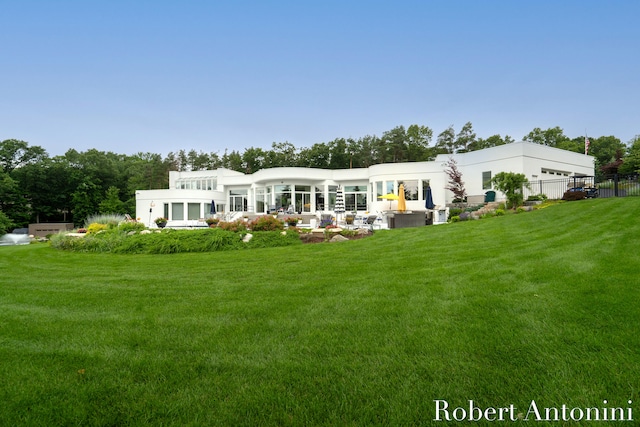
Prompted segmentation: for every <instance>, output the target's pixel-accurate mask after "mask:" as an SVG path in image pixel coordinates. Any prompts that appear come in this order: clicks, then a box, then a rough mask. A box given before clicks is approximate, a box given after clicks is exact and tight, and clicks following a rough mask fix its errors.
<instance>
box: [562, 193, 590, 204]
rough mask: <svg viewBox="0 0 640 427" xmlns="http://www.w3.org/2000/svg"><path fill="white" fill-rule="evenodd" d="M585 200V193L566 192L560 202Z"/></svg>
mask: <svg viewBox="0 0 640 427" xmlns="http://www.w3.org/2000/svg"><path fill="white" fill-rule="evenodd" d="M586 198H587V193H586V192H585V191H567V192H565V193H564V195H563V196H562V200H566V201H568V202H571V201H575V200H582V199H586Z"/></svg>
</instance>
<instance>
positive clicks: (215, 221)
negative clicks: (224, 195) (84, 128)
mask: <svg viewBox="0 0 640 427" xmlns="http://www.w3.org/2000/svg"><path fill="white" fill-rule="evenodd" d="M205 222H206V223H207V224H208V225H209V227H211V228H216V227H217V226H218V223H219V222H220V220H219V219H218V218H207V219H206V220H205Z"/></svg>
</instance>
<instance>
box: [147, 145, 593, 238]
mask: <svg viewBox="0 0 640 427" xmlns="http://www.w3.org/2000/svg"><path fill="white" fill-rule="evenodd" d="M449 158H453V159H454V160H455V161H456V163H457V167H458V169H459V171H460V172H461V173H462V179H463V181H464V183H465V188H466V190H467V194H468V195H469V196H472V197H476V198H478V197H480V196H482V195H484V194H485V192H487V191H488V190H491V184H490V180H491V178H492V177H493V176H495V174H497V173H499V172H514V173H522V174H524V175H525V176H526V177H527V179H528V180H529V181H540V180H551V179H557V178H561V177H570V176H585V175H593V173H594V158H593V157H591V156H587V155H584V154H580V153H575V152H570V151H566V150H560V149H557V148H552V147H547V146H543V145H539V144H533V143H529V142H515V143H510V144H505V145H501V146H497V147H492V148H487V149H484V150H478V151H473V152H469V153H457V154H444V155H438V156H437V157H436V159H435V160H434V161H429V162H410V163H384V164H377V165H373V166H370V167H368V168H356V169H339V170H328V169H313V168H296V167H284V168H273V169H263V170H259V171H257V172H255V173H253V174H244V173H241V172H236V171H232V170H228V169H222V168H221V169H216V170H207V171H189V172H176V171H172V172H170V173H169V188H168V189H162V190H138V191H136V217H137V218H139V219H140V221H142V222H145V223H146V222H148V223H149V224H151V223H152V221H153V220H154V219H155V218H157V217H165V218H168V220H169V223H168V225H169V226H172V225H173V226H188V225H189V224H190V223H194V222H198V221H202V219H203V218H206V217H208V216H210V212H211V203H212V202H213V203H215V212H216V213H217V214H224V215H225V216H226V217H227V218H229V219H234V218H237V217H242V216H243V215H247V214H251V215H259V214H268V213H273V212H277V211H280V212H295V213H297V214H321V213H332V212H334V208H335V204H336V196H337V194H338V192H339V191H340V192H342V193H343V195H344V204H345V209H346V211H347V212H355V213H358V214H365V213H374V214H376V213H378V214H379V213H384V212H385V211H392V210H393V209H394V207H395V206H394V205H395V202H394V201H389V200H384V199H382V198H381V196H384V195H386V194H389V193H395V194H397V192H398V187H399V186H400V184H403V186H404V189H405V198H406V205H407V210H413V211H420V210H422V211H424V210H425V197H426V194H427V188H429V187H430V189H431V192H432V196H433V201H434V203H435V204H436V205H437V206H440V207H444V206H445V205H446V204H447V203H450V202H452V200H453V194H452V193H451V192H450V191H449V190H446V189H445V187H446V186H447V181H448V177H447V174H446V172H445V170H446V165H445V164H446V163H447V162H448V160H449ZM501 197H503V195H502V194H501V193H498V199H500V198H501ZM436 209H437V208H436Z"/></svg>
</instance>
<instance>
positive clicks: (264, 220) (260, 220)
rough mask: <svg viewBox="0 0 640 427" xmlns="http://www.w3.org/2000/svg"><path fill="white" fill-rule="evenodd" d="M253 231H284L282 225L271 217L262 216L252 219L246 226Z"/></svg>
mask: <svg viewBox="0 0 640 427" xmlns="http://www.w3.org/2000/svg"><path fill="white" fill-rule="evenodd" d="M248 226H249V228H250V229H251V230H253V231H278V230H284V223H283V222H282V221H280V220H279V219H278V218H274V217H273V215H264V216H259V217H257V218H254V219H253V220H252V221H250V222H249V224H248Z"/></svg>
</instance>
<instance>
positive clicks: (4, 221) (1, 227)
mask: <svg viewBox="0 0 640 427" xmlns="http://www.w3.org/2000/svg"><path fill="white" fill-rule="evenodd" d="M13 226H14V223H13V221H11V219H9V217H8V216H7V215H5V213H4V212H2V211H0V236H2V235H3V234H5V233H6V232H7V231H8V230H9V229H10V228H13Z"/></svg>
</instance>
